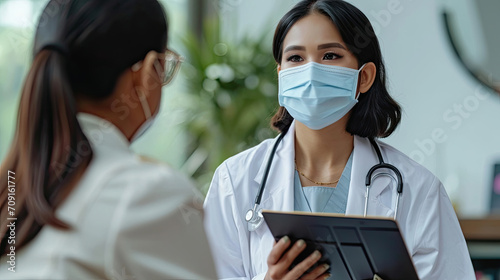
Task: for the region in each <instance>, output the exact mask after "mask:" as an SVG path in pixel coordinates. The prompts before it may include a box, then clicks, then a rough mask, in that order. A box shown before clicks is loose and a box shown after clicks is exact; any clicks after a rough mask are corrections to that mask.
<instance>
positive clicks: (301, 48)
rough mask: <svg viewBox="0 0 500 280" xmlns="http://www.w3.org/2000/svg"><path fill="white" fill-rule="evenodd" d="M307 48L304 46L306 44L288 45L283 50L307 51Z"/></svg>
mask: <svg viewBox="0 0 500 280" xmlns="http://www.w3.org/2000/svg"><path fill="white" fill-rule="evenodd" d="M305 50H306V47H304V46H297V45H292V46H288V47H286V48H285V50H284V51H283V53H286V52H289V51H305Z"/></svg>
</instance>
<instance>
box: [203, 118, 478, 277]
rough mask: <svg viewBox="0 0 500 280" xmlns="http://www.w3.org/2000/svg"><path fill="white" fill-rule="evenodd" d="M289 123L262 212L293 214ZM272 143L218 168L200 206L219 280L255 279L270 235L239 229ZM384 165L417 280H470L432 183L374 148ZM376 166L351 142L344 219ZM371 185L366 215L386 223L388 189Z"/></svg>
mask: <svg viewBox="0 0 500 280" xmlns="http://www.w3.org/2000/svg"><path fill="white" fill-rule="evenodd" d="M294 135H295V130H294V124H292V126H291V128H290V130H289V132H288V133H287V134H286V135H285V137H284V138H283V141H282V143H280V145H279V146H278V149H277V151H276V153H275V157H274V160H273V164H272V166H271V170H270V173H269V178H268V181H267V183H266V188H265V190H264V194H263V197H262V201H261V207H262V209H270V210H281V211H293V210H294V197H293V180H294V170H295V169H294V158H295V151H294V146H295V145H294V138H295V137H294ZM275 141H276V140H266V141H264V142H262V143H261V144H259V145H257V146H256V147H254V148H251V149H249V150H247V151H244V152H242V153H240V154H238V155H236V156H234V157H232V158H230V159H228V160H226V161H225V162H224V163H223V164H221V165H220V166H219V168H218V169H217V171H216V172H215V175H214V178H213V181H212V184H211V186H210V190H209V192H208V194H207V197H206V199H205V204H204V207H205V229H206V231H207V235H208V238H209V241H210V243H211V246H212V253H213V256H214V260H215V263H216V268H217V272H218V275H219V278H222V279H263V278H264V276H265V274H266V271H267V263H266V262H267V257H268V255H269V252H270V251H271V248H272V246H273V241H274V240H273V236H272V235H271V233H270V231H269V228H268V227H267V225H266V224H265V223H264V224H263V225H262V226H261V227H260V228H258V229H257V230H256V231H254V232H249V231H248V230H247V223H246V221H245V213H246V212H247V210H248V209H250V208H252V207H253V205H254V201H255V197H256V195H257V191H258V189H259V186H260V183H261V181H262V178H263V175H264V170H265V166H266V164H267V160H268V157H269V154H270V151H271V149H272V146H273V145H274V143H275ZM379 145H380V149H381V151H382V155H383V157H384V160H385V162H388V163H391V164H393V165H394V166H396V167H397V168H398V169H399V170H400V172H401V173H402V176H403V181H404V189H403V193H402V196H401V199H400V203H399V209H398V217H397V220H398V223H399V226H400V229H401V231H402V234H403V237H404V239H405V241H406V245H407V247H408V249H409V252H410V254H411V256H412V259H413V262H414V265H415V267H416V269H417V272H418V275H419V277H420V278H421V279H433V280H434V279H440V280H446V279H450V280H456V279H471V280H472V279H475V276H474V271H473V267H472V263H471V259H470V257H469V253H468V249H467V246H466V243H465V239H464V237H463V234H462V231H461V229H460V225H459V223H458V220H457V217H456V215H455V212H454V211H453V207H452V205H451V203H450V200H449V198H448V196H447V194H446V192H445V189H444V188H443V185H442V184H441V182H439V180H438V179H437V178H436V177H435V176H434V175H433V174H432V173H431V172H429V171H428V170H426V169H425V168H424V167H422V166H421V165H419V164H417V163H415V162H414V161H412V160H411V159H409V158H408V157H407V156H406V155H404V154H402V153H401V152H399V151H397V150H396V149H394V148H393V147H391V146H389V145H387V144H384V143H380V142H379ZM377 163H379V162H378V158H377V156H376V154H375V152H374V150H373V148H372V146H371V144H370V143H369V141H368V140H367V139H365V138H361V137H354V155H353V163H352V173H351V184H350V188H349V194H348V201H347V209H346V215H363V211H364V205H365V190H366V188H365V177H366V174H367V172H368V170H369V169H370V168H371V167H372V166H373V165H375V164H377ZM391 182H392V181H391V180H390V179H388V177H387V176H384V177H379V178H378V179H376V180H374V181H373V183H372V187H371V190H370V199H369V203H368V215H375V216H385V217H393V215H394V210H393V208H394V203H395V199H396V189H395V184H394V183H391Z"/></svg>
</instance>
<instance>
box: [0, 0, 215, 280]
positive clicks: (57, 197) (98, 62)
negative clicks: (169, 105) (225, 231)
mask: <svg viewBox="0 0 500 280" xmlns="http://www.w3.org/2000/svg"><path fill="white" fill-rule="evenodd" d="M167 31H168V25H167V21H166V17H165V14H164V12H163V8H162V7H161V6H160V4H159V3H158V2H157V0H65V1H60V0H52V1H50V2H49V3H48V5H47V6H46V8H45V10H44V11H43V14H42V16H41V18H40V22H39V24H38V27H37V30H36V37H35V42H34V50H33V63H32V65H31V68H30V70H29V73H28V75H27V77H26V80H25V83H24V88H23V90H22V95H21V101H20V106H19V115H18V121H17V128H16V133H15V138H14V140H13V142H12V146H11V148H10V150H9V154H8V156H7V157H6V159H5V161H4V162H2V165H1V170H0V172H1V173H0V174H1V175H0V178H2V181H1V182H0V201H1V205H2V206H1V208H0V214H1V228H0V233H1V234H2V236H3V239H2V241H1V245H0V252H1V260H0V279H102V278H112V279H204V278H210V279H213V278H215V277H216V276H215V270H214V267H213V261H212V258H211V255H210V250H209V245H208V242H207V239H206V237H205V233H204V230H203V225H202V218H203V215H202V210H201V204H200V203H199V197H198V195H197V192H196V191H195V189H194V188H193V187H192V186H191V184H190V183H189V181H188V180H187V179H186V178H184V177H183V176H181V175H180V174H178V173H176V172H175V171H173V170H171V169H170V168H168V167H165V166H161V165H157V164H153V163H147V162H143V161H141V160H140V158H139V157H138V156H136V155H134V154H133V153H132V152H131V151H130V149H129V145H130V142H131V141H134V140H135V139H137V138H138V137H139V136H140V135H142V133H143V132H145V131H146V130H147V128H148V127H149V126H150V125H151V124H152V121H153V119H154V117H155V115H156V114H157V113H158V110H159V105H160V100H161V89H162V86H163V85H166V84H168V83H169V82H170V81H171V79H172V78H173V77H174V75H175V73H176V71H177V69H178V68H179V64H180V61H181V60H180V58H179V56H178V55H177V54H176V53H175V52H173V51H171V50H169V49H168V46H167V35H168V32H167ZM7 175H8V176H10V177H9V178H7ZM3 178H6V179H8V181H7V180H4V179H3ZM8 218H9V219H8Z"/></svg>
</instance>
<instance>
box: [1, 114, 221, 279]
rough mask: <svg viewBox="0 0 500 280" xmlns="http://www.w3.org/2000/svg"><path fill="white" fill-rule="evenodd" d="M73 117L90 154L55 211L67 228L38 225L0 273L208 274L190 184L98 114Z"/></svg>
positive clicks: (32, 275)
mask: <svg viewBox="0 0 500 280" xmlns="http://www.w3.org/2000/svg"><path fill="white" fill-rule="evenodd" d="M78 120H79V122H80V125H81V126H82V129H83V131H84V133H85V135H86V136H87V138H88V139H89V141H90V142H91V146H92V150H93V159H92V161H91V163H90V165H89V166H88V168H87V170H86V172H85V174H84V175H83V177H82V179H81V180H80V182H79V184H78V185H77V186H76V187H75V189H74V190H73V191H72V192H71V194H70V195H69V197H68V198H67V199H66V200H65V201H64V203H63V204H62V205H61V206H60V207H59V208H58V209H57V211H56V215H57V217H59V218H60V219H61V220H62V221H64V222H66V223H68V224H69V225H71V227H72V229H71V230H67V231H66V230H59V229H56V228H54V227H52V226H44V227H43V228H42V230H41V231H40V233H39V234H38V235H37V236H36V237H35V239H34V240H32V241H31V242H30V243H28V245H27V246H25V247H24V248H22V249H20V250H18V251H16V260H15V262H16V263H15V265H16V267H15V271H16V272H15V273H13V272H11V271H8V267H9V266H10V265H9V264H8V263H7V259H6V257H5V256H3V257H2V258H1V260H0V279H86V280H87V279H103V278H107V279H215V278H216V274H215V269H214V265H213V261H212V257H211V254H210V249H209V245H208V242H207V239H206V236H205V232H204V230H203V223H202V220H203V211H202V209H201V208H202V198H201V196H200V195H199V193H198V191H197V190H196V189H195V188H194V187H193V186H192V185H191V183H190V182H189V181H188V180H187V179H186V178H185V177H184V176H182V175H181V174H179V173H177V172H175V171H174V170H172V169H170V168H168V167H167V166H163V165H159V164H155V163H151V162H144V161H142V160H141V159H140V157H138V156H137V155H135V154H133V153H132V152H131V151H130V149H129V142H128V141H127V139H126V138H125V136H124V135H123V134H122V133H121V132H120V131H119V130H118V129H117V128H116V127H115V126H113V125H112V124H111V123H109V122H107V121H106V120H103V119H101V118H98V117H96V116H94V115H89V114H83V113H80V114H78ZM76 152H77V153H78V152H82V153H83V152H85V150H84V149H83V148H82V149H81V151H76Z"/></svg>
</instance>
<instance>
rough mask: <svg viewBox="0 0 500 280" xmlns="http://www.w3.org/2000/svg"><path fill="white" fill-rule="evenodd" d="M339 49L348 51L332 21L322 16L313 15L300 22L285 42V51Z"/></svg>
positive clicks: (290, 31) (291, 30) (295, 25)
mask: <svg viewBox="0 0 500 280" xmlns="http://www.w3.org/2000/svg"><path fill="white" fill-rule="evenodd" d="M332 43H336V44H335V45H329V46H328V47H338V48H343V49H346V50H347V47H346V45H345V43H344V41H343V40H342V36H341V35H340V32H339V30H338V29H337V27H336V26H335V25H334V24H333V22H332V20H331V19H330V18H329V17H327V16H325V15H322V14H319V13H312V14H310V15H307V16H305V17H303V18H301V19H300V20H298V21H297V22H296V23H295V24H294V25H292V27H291V28H290V30H289V31H288V33H287V34H286V36H285V40H284V41H283V51H284V52H285V51H286V50H290V47H291V46H293V47H294V48H293V49H296V50H298V49H299V48H296V47H297V46H298V47H302V48H305V49H310V48H312V49H314V50H316V49H317V48H318V47H319V46H326V45H327V44H332Z"/></svg>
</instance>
